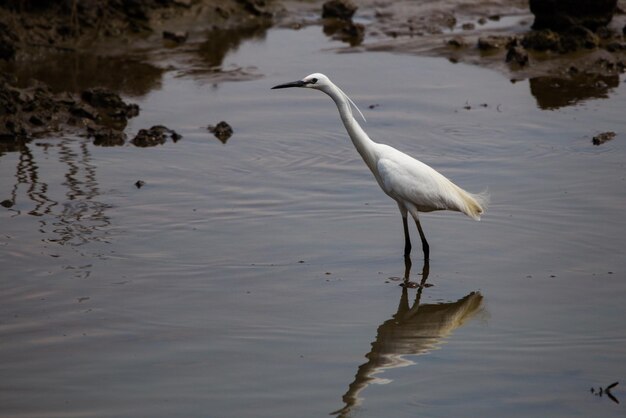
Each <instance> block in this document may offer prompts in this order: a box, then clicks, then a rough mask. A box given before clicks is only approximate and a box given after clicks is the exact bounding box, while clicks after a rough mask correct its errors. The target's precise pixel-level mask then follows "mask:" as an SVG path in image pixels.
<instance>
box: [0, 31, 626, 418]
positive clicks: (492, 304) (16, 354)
mask: <svg viewBox="0 0 626 418" xmlns="http://www.w3.org/2000/svg"><path fill="white" fill-rule="evenodd" d="M337 48H339V49H342V45H341V44H339V43H334V42H329V41H328V39H326V38H325V36H324V35H323V33H322V30H321V28H319V27H309V28H307V29H303V30H300V31H292V30H287V29H275V30H270V31H268V32H267V33H266V35H265V36H264V37H262V38H254V39H251V40H248V41H243V42H242V43H241V44H238V46H237V48H236V49H235V50H231V51H230V52H229V53H227V54H226V55H225V57H224V60H223V62H222V67H223V68H225V69H229V68H238V69H245V71H246V72H247V73H249V74H252V75H254V76H252V77H249V79H248V81H241V82H228V83H217V82H215V78H214V77H212V76H211V75H210V72H208V73H202V72H193V73H191V74H181V73H180V72H177V71H166V72H164V73H163V74H162V76H161V77H160V79H158V76H157V75H156V74H157V73H155V72H152V71H151V72H150V74H151V75H150V77H157V80H153V81H151V82H150V86H151V87H150V88H149V89H148V90H143V89H142V90H140V91H133V93H132V98H131V100H133V101H136V102H138V103H139V105H140V106H141V109H142V110H141V114H140V116H139V117H138V118H136V119H133V120H132V121H131V123H130V124H129V127H128V128H127V132H128V133H129V136H132V135H133V134H134V133H136V132H137V131H138V130H139V129H141V128H146V127H149V126H152V125H154V124H164V125H167V126H168V127H170V128H172V129H175V130H176V131H177V132H179V133H180V134H182V136H183V139H182V140H181V141H179V142H177V143H173V142H168V143H166V144H165V145H163V146H159V147H154V148H148V149H143V148H137V147H134V146H132V145H131V144H128V145H125V146H122V147H111V148H103V147H97V146H94V145H92V144H91V142H90V141H89V140H88V139H85V138H80V137H69V136H68V137H65V138H61V139H45V138H44V139H39V140H35V141H33V142H31V143H29V144H27V145H26V146H25V147H23V148H22V149H21V150H20V151H19V152H11V153H5V154H3V155H0V179H1V180H0V190H1V193H2V196H0V197H1V198H2V199H8V200H10V201H11V202H12V204H13V206H12V207H10V208H2V210H1V211H0V216H1V217H2V221H1V222H2V226H3V227H2V234H1V235H0V245H1V246H2V252H0V257H1V261H2V266H3V267H4V268H3V273H2V280H1V281H0V295H1V296H0V358H2V361H1V362H0V374H1V375H2V376H3V379H2V384H1V386H0V404H2V405H3V406H2V410H3V412H2V415H3V416H6V417H26V416H28V417H37V416H41V417H49V416H98V417H113V416H115V417H121V416H150V417H158V416H164V417H165V416H168V417H169V416H210V417H277V416H300V417H319V416H327V415H328V414H330V413H332V412H335V413H337V414H339V415H342V416H352V417H381V416H393V417H414V416H429V417H450V416H456V417H464V416H467V417H475V416H510V417H514V416H520V417H522V416H524V417H526V416H562V417H572V416H581V417H586V416H622V415H623V406H622V405H621V404H615V403H613V402H611V401H610V400H609V399H608V398H607V397H606V396H605V397H602V398H600V397H598V396H593V395H592V394H590V388H591V387H592V386H593V387H599V386H603V387H605V386H607V385H608V384H610V383H612V382H614V381H620V380H623V377H624V376H625V375H626V367H625V366H624V365H625V364H626V361H625V360H626V352H625V351H624V348H623V347H624V346H625V344H626V330H625V329H624V324H623V317H624V315H625V314H626V308H625V307H624V304H623V299H624V296H625V295H626V283H625V281H624V271H625V267H626V262H625V260H626V257H624V248H625V244H626V238H625V237H624V232H625V231H626V228H625V226H626V225H625V221H624V217H623V211H624V207H626V194H625V193H624V191H625V190H626V180H625V179H626V175H625V173H626V170H625V167H624V161H626V158H625V157H626V146H625V145H624V143H625V141H624V140H623V137H622V135H623V132H622V130H623V109H624V108H626V90H624V87H623V81H624V77H623V76H620V80H619V81H621V83H620V82H618V83H617V84H616V85H614V86H611V88H610V89H609V91H608V92H606V94H604V95H603V96H605V97H603V98H599V97H582V98H579V99H577V100H575V101H573V102H567V103H566V104H569V103H573V105H571V106H550V107H548V108H546V107H545V106H541V105H540V103H538V99H536V98H535V96H533V94H535V93H534V92H533V85H531V83H529V82H528V81H522V82H517V83H511V82H510V81H509V80H507V79H505V78H504V77H503V76H502V75H501V74H499V73H496V72H492V71H488V70H484V69H480V68H477V67H471V66H465V65H460V64H457V65H455V64H451V63H450V62H448V61H446V60H443V59H436V58H422V57H415V56H403V55H398V54H388V53H384V52H377V53H373V52H367V53H356V54H350V53H337V50H336V49H337ZM312 72H324V73H326V74H327V75H329V76H330V77H331V78H332V79H333V80H334V81H335V82H336V83H337V84H339V85H340V86H341V87H342V88H343V89H344V90H345V91H346V92H347V93H348V94H349V95H351V96H352V98H353V99H354V100H355V101H356V102H357V104H359V106H360V107H361V110H363V112H364V114H365V116H366V118H367V123H363V126H364V128H365V130H366V131H367V132H368V133H369V134H370V135H371V136H372V138H374V139H375V140H377V141H381V142H385V143H388V144H390V145H393V146H395V147H397V148H399V149H401V150H403V151H406V152H408V153H410V154H412V155H414V156H416V157H418V158H420V159H421V160H422V161H424V162H426V163H428V164H430V165H432V166H433V167H435V168H436V169H438V170H440V171H441V172H443V173H444V174H445V175H447V176H449V177H450V178H452V179H453V180H455V182H457V183H458V184H459V185H461V186H462V187H464V188H466V189H468V190H471V191H476V192H477V191H481V190H483V189H485V188H488V189H489V191H490V193H491V196H492V204H491V206H490V208H489V210H488V212H487V214H486V215H485V216H484V218H483V220H482V221H481V222H473V221H471V220H469V219H468V218H465V217H462V216H461V215H459V214H455V213H436V214H426V215H424V216H423V218H422V219H423V220H422V224H423V226H424V228H425V232H426V234H427V236H428V238H429V241H430V244H431V257H432V259H431V262H430V269H429V271H428V272H426V273H429V274H428V278H427V283H429V284H432V285H433V286H432V287H424V288H422V289H403V288H402V287H399V286H398V284H399V283H400V278H402V277H404V276H405V274H406V271H405V263H404V260H403V257H402V249H403V238H402V224H401V220H400V217H399V214H398V212H397V208H396V205H395V204H394V203H393V202H392V201H391V200H389V199H388V198H387V197H386V196H385V195H384V194H383V193H382V192H381V191H380V190H379V189H378V187H377V185H376V184H375V181H374V179H373V177H372V176H371V174H370V173H369V172H368V171H367V168H366V166H365V165H364V164H363V162H362V161H361V160H360V157H359V155H358V154H357V153H356V151H355V150H354V149H353V147H352V144H351V143H350V142H349V140H348V139H347V138H346V135H345V133H344V130H343V127H342V126H341V125H340V121H339V118H338V115H337V113H336V108H335V107H334V105H333V103H332V102H331V101H330V99H329V98H328V97H326V96H324V95H323V94H320V93H319V92H315V91H305V90H295V89H293V90H285V91H271V90H270V87H271V86H273V85H276V84H279V83H282V82H286V81H292V80H295V79H297V78H301V77H303V76H305V75H307V74H309V73H312ZM126 94H131V93H130V92H129V93H126ZM370 106H371V107H372V108H370ZM220 120H226V121H228V123H230V124H231V125H232V126H233V128H234V131H235V134H234V135H233V137H231V138H230V139H229V141H228V142H227V143H226V144H222V143H221V142H220V141H218V140H217V139H215V138H214V137H213V136H212V135H211V134H210V133H208V132H207V131H206V126H207V125H209V124H215V123H217V122H219V121H220ZM609 130H613V131H616V132H617V133H618V135H617V137H616V138H615V139H614V140H612V141H610V142H607V143H605V144H604V145H602V146H599V147H596V146H593V145H592V144H591V137H592V136H593V135H595V134H597V133H599V132H602V131H609ZM137 180H143V181H144V182H145V186H144V187H142V188H140V189H137V188H136V187H135V186H134V183H135V182H136V181H137ZM413 233H414V234H415V232H413ZM418 249H419V248H416V249H415V250H414V253H413V259H412V261H413V266H412V270H411V271H410V273H409V277H410V280H411V281H414V282H417V283H419V282H420V281H422V279H423V277H424V276H423V274H424V272H423V271H422V258H421V254H420V252H419V251H418ZM613 393H614V394H615V395H616V396H617V397H618V398H620V399H624V398H626V397H624V396H621V394H622V388H621V386H617V387H616V388H615V389H614V390H613Z"/></svg>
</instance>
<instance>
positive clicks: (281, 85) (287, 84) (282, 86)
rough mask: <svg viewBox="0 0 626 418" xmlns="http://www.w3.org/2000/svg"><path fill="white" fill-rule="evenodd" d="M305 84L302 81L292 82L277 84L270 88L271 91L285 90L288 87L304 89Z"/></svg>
mask: <svg viewBox="0 0 626 418" xmlns="http://www.w3.org/2000/svg"><path fill="white" fill-rule="evenodd" d="M305 84H306V83H305V82H304V81H302V80H298V81H292V82H291V83H285V84H279V85H277V86H274V87H272V89H286V88H288V87H304V85H305Z"/></svg>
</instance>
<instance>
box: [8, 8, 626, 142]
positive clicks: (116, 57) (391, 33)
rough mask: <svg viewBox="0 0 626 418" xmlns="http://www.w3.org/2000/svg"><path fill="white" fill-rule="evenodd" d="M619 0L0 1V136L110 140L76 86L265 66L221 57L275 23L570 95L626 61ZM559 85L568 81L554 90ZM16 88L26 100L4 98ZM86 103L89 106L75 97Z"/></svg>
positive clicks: (597, 85)
mask: <svg viewBox="0 0 626 418" xmlns="http://www.w3.org/2000/svg"><path fill="white" fill-rule="evenodd" d="M579 1H586V0H579ZM531 3H533V2H531ZM534 3H537V2H534ZM605 3H607V2H603V4H605ZM616 4H617V5H616V7H615V8H614V10H613V15H612V16H608V17H607V15H606V13H607V12H606V10H604V11H603V13H604V14H599V17H597V18H595V19H593V20H589V22H592V23H590V24H587V23H586V22H587V21H584V20H579V21H575V20H572V22H574V23H572V24H570V25H569V26H568V25H563V22H569V21H570V20H571V19H570V20H568V19H567V18H564V17H563V16H562V15H555V16H554V17H551V15H549V14H546V13H545V10H542V11H541V13H543V14H541V15H539V14H537V13H538V12H537V11H536V10H535V13H536V14H537V16H534V15H533V14H532V13H531V8H532V7H529V2H528V1H526V0H515V1H505V0H490V1H485V2H474V3H471V4H468V3H467V2H463V1H461V0H448V1H446V2H440V1H435V0H427V1H423V2H410V1H398V2H395V1H394V2H391V1H387V2H380V1H374V0H364V1H360V2H354V3H353V2H350V1H348V0H333V1H326V2H325V1H314V2H304V1H290V0H284V1H264V0H227V1H218V0H136V1H130V0H107V1H104V2H103V1H96V0H87V1H81V2H78V1H75V0H63V1H39V2H19V3H16V2H12V1H8V0H0V12H1V13H0V71H2V72H3V73H4V74H6V76H5V77H4V78H3V79H2V89H3V90H2V91H3V94H4V100H5V101H7V104H6V107H5V109H4V110H3V113H2V118H3V120H2V123H3V126H2V127H1V135H0V137H1V140H2V142H3V143H4V144H5V145H6V144H8V145H6V147H5V148H10V147H11V144H12V143H13V144H16V143H17V142H18V141H25V140H28V139H29V138H32V137H35V136H41V135H59V134H61V133H63V132H65V131H67V130H72V131H77V132H78V133H79V134H83V135H87V136H92V137H93V138H94V140H95V142H96V143H98V144H102V145H105V144H106V145H121V144H123V143H125V134H124V132H123V130H124V126H125V124H121V125H119V124H118V125H117V126H111V124H110V118H108V117H104V118H103V117H102V116H101V115H100V113H101V112H100V113H98V111H97V109H96V110H95V113H94V112H92V109H91V108H93V106H92V105H91V104H90V103H86V102H85V100H84V97H83V96H84V92H85V91H88V90H90V89H93V88H94V87H104V88H106V89H108V91H109V92H110V93H112V94H120V95H122V96H123V97H124V96H126V97H129V98H131V99H132V97H133V96H141V95H143V94H146V93H148V92H149V91H151V90H152V89H153V88H155V87H157V86H158V85H159V83H160V80H161V77H162V74H163V73H164V72H165V71H176V72H178V74H179V75H191V76H202V77H209V78H210V79H212V80H214V81H215V82H222V81H231V80H246V79H250V78H255V77H262V76H263V75H262V74H258V73H257V72H255V70H254V68H252V69H250V68H229V69H224V68H222V61H223V59H224V57H225V56H226V54H227V53H228V52H229V51H230V50H232V49H235V48H237V47H238V46H239V44H240V43H241V42H243V41H244V40H246V39H254V38H262V37H263V36H264V35H265V32H266V31H267V30H268V29H269V28H270V27H272V26H280V27H287V28H292V29H294V30H297V29H299V28H301V27H303V26H311V25H315V26H320V27H321V28H322V30H323V31H324V33H325V34H326V35H327V36H328V37H329V38H331V39H338V40H341V41H343V42H345V44H346V46H345V47H344V48H340V50H343V49H346V50H350V51H351V52H359V51H362V52H369V51H391V52H397V53H403V54H418V55H429V56H438V57H446V58H448V59H449V60H450V61H451V62H465V63H470V64H475V65H479V66H484V67H488V68H493V69H496V70H498V71H501V72H503V73H505V74H506V75H507V76H508V77H510V78H511V79H512V80H521V79H526V78H529V79H531V84H532V85H533V86H535V87H536V88H533V91H534V92H536V93H537V94H536V97H537V100H538V102H539V105H540V107H545V108H554V107H558V106H561V105H568V104H571V103H575V102H576V101H577V100H579V96H581V97H584V96H585V95H589V94H591V95H594V96H597V97H602V96H603V95H606V94H607V91H608V90H610V89H611V88H613V87H615V86H616V85H617V84H619V74H621V73H623V72H624V71H625V70H626V39H624V36H625V35H624V28H626V15H625V14H624V12H623V10H626V0H620V1H617V2H616ZM530 6H532V5H530ZM535 9H536V7H535ZM551 19H552V20H551ZM537 22H539V23H537ZM585 25H586V26H585ZM68 61H71V63H72V65H68ZM564 85H566V86H569V88H568V89H567V91H568V92H569V93H568V94H556V95H555V94H554V93H555V92H556V91H559V89H561V87H562V86H564ZM533 94H535V93H533ZM20 97H21V98H22V99H24V98H27V99H24V100H26V102H20V101H12V100H17V99H11V98H20ZM555 97H561V98H562V100H561V101H559V102H558V103H557V102H555V99H554V98H555ZM22 99H19V100H22ZM50 103H54V105H53V106H51V105H50ZM83 105H84V106H90V108H89V109H86V110H85V109H83V110H81V111H79V110H76V108H75V107H76V106H79V107H80V106H83ZM72 106H74V107H72ZM42 109H45V112H44V111H43V110H42ZM55 112H58V113H55ZM76 112H78V113H81V114H82V116H83V117H82V119H81V118H78V119H77V115H76ZM96 113H98V114H96ZM85 115H90V116H92V117H87V118H86V119H85V117H84V116H85ZM128 117H131V116H128Z"/></svg>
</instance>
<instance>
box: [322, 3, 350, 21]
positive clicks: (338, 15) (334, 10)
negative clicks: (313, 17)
mask: <svg viewBox="0 0 626 418" xmlns="http://www.w3.org/2000/svg"><path fill="white" fill-rule="evenodd" d="M356 9H357V6H356V5H355V4H354V3H352V1H350V0H330V1H327V2H326V3H324V5H323V6H322V18H324V19H325V18H335V19H341V20H351V19H352V16H353V15H354V13H355V12H356Z"/></svg>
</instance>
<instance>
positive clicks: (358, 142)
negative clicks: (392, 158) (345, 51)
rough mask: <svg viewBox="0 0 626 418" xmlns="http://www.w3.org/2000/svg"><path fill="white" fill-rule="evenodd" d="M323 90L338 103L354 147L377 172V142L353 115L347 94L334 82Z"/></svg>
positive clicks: (371, 168)
mask: <svg viewBox="0 0 626 418" xmlns="http://www.w3.org/2000/svg"><path fill="white" fill-rule="evenodd" d="M322 91H324V93H326V94H328V95H329V96H330V97H331V98H332V99H333V101H334V102H335V104H336V105H337V109H339V115H340V116H341V121H342V122H343V126H345V128H346V131H348V135H349V136H350V139H352V143H353V144H354V147H355V148H356V150H357V151H358V152H359V154H360V155H361V157H362V158H363V161H365V164H367V166H368V167H369V168H370V170H372V172H375V167H376V157H375V154H374V148H375V146H376V143H375V142H374V141H372V140H371V139H370V137H369V136H367V134H366V133H365V131H364V130H363V128H361V125H359V123H358V122H357V121H356V119H355V118H354V116H353V115H352V109H351V108H350V103H349V102H348V100H347V96H346V95H345V93H344V92H343V91H341V89H339V87H337V86H335V85H334V84H331V86H330V87H329V88H328V89H324V90H322Z"/></svg>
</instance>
